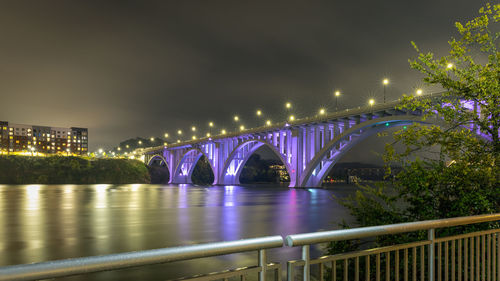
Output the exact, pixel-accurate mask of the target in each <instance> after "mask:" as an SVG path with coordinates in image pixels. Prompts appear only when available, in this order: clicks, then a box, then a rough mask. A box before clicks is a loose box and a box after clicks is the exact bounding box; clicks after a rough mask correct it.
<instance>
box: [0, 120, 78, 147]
mask: <svg viewBox="0 0 500 281" xmlns="http://www.w3.org/2000/svg"><path fill="white" fill-rule="evenodd" d="M87 153H88V129H87V128H76V127H71V128H60V127H47V126H36V125H24V124H14V123H9V122H7V121H0V154H17V155H33V156H44V155H53V154H56V155H87Z"/></svg>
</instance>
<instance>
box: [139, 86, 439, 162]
mask: <svg viewBox="0 0 500 281" xmlns="http://www.w3.org/2000/svg"><path fill="white" fill-rule="evenodd" d="M444 93H445V92H439V93H429V94H426V95H424V96H419V97H417V98H418V99H429V98H430V99H436V98H440V97H442V96H443V94H444ZM400 103H401V99H400V98H399V99H397V100H392V101H387V102H386V103H379V104H375V105H373V106H371V105H364V106H358V107H353V108H346V109H343V110H338V111H335V112H331V113H328V114H325V115H315V116H307V117H303V118H298V119H296V120H294V121H281V122H278V123H275V124H273V125H265V126H259V127H255V128H247V129H245V130H243V131H237V132H227V133H226V134H217V135H213V136H210V137H201V138H199V139H196V140H184V141H182V142H180V143H169V144H168V145H167V146H165V145H159V146H156V147H147V148H143V149H142V151H141V152H140V154H147V153H154V152H157V151H161V150H163V149H164V148H165V147H169V148H175V147H184V146H186V145H187V146H189V145H193V144H196V143H200V142H204V141H209V140H210V141H213V140H217V139H224V138H231V137H237V136H240V135H244V134H253V133H264V132H270V131H276V130H281V129H283V128H284V127H285V126H292V127H293V126H295V125H300V124H303V123H310V122H312V123H314V122H325V121H328V120H333V119H341V118H346V117H348V116H351V115H358V114H363V113H366V112H377V111H383V110H388V109H394V108H395V107H396V106H397V105H398V104H400Z"/></svg>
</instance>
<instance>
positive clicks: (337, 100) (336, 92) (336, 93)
mask: <svg viewBox="0 0 500 281" xmlns="http://www.w3.org/2000/svg"><path fill="white" fill-rule="evenodd" d="M339 97H340V91H335V111H338V110H339Z"/></svg>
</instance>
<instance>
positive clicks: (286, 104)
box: [285, 102, 292, 120]
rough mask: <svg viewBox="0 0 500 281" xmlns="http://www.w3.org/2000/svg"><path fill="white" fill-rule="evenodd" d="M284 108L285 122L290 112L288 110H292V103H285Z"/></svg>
mask: <svg viewBox="0 0 500 281" xmlns="http://www.w3.org/2000/svg"><path fill="white" fill-rule="evenodd" d="M285 108H286V110H287V112H285V120H286V116H287V115H288V113H289V112H290V109H292V103H291V102H287V103H285Z"/></svg>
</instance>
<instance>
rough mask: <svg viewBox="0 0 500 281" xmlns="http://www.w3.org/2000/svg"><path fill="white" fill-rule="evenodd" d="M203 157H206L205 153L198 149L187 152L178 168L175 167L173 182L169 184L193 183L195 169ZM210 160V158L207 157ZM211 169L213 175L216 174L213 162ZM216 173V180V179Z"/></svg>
mask: <svg viewBox="0 0 500 281" xmlns="http://www.w3.org/2000/svg"><path fill="white" fill-rule="evenodd" d="M201 156H205V157H206V155H205V153H204V152H203V151H201V150H200V149H198V148H193V149H190V150H189V151H187V152H186V153H185V154H184V155H183V156H182V159H181V161H179V164H177V167H175V170H174V173H173V175H171V180H170V182H169V183H175V184H179V183H193V182H192V181H191V176H192V175H193V171H194V167H195V166H196V163H198V160H200V158H201ZM207 158H208V157H207ZM209 163H210V168H211V169H212V173H213V172H214V167H213V166H212V163H211V161H209ZM215 176H216V175H215V173H214V178H215Z"/></svg>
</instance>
